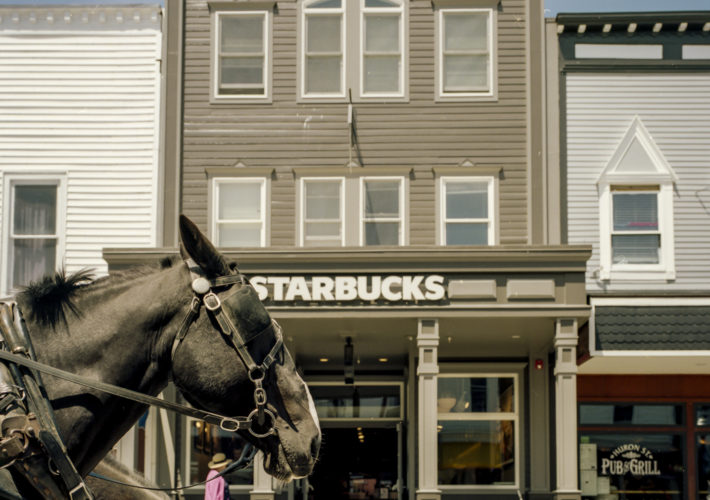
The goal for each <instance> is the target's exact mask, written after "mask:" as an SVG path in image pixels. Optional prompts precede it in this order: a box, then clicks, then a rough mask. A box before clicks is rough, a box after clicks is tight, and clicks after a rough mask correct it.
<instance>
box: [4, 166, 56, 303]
mask: <svg viewBox="0 0 710 500" xmlns="http://www.w3.org/2000/svg"><path fill="white" fill-rule="evenodd" d="M6 181H7V183H6V186H7V188H6V190H5V199H6V200H7V205H6V210H5V213H6V214H7V219H6V220H5V224H4V227H6V228H7V233H6V234H7V238H6V241H5V246H6V249H5V251H4V252H3V255H4V256H5V259H4V260H3V265H4V268H5V269H7V270H8V272H7V273H3V274H4V275H5V276H6V277H7V278H6V279H5V280H4V282H3V292H4V293H7V292H9V291H10V290H13V289H16V288H17V287H21V286H25V285H27V284H29V283H30V282H31V281H35V280H37V279H39V278H41V277H42V276H44V275H45V274H48V273H52V272H54V271H55V270H56V269H57V268H58V267H59V264H60V260H61V255H62V253H63V248H62V247H63V236H62V234H63V232H64V231H63V230H62V226H63V223H64V212H63V206H64V196H65V195H64V193H63V191H64V183H63V180H62V179H38V178H27V177H20V176H18V177H16V178H13V177H11V176H8V177H6Z"/></svg>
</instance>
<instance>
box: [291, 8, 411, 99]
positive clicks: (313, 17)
mask: <svg viewBox="0 0 710 500" xmlns="http://www.w3.org/2000/svg"><path fill="white" fill-rule="evenodd" d="M404 9H405V2H404V1H403V0H348V1H346V0H311V1H308V0H306V1H303V2H302V3H301V23H300V32H299V33H300V37H301V41H300V43H299V47H300V49H299V50H300V54H301V55H300V64H299V72H300V78H299V81H300V83H299V89H300V90H299V96H300V97H301V98H304V99H313V98H315V99H326V100H328V99H332V100H344V99H345V98H349V97H354V98H355V99H359V98H377V97H380V98H392V97H402V98H404V97H405V89H404V86H405V79H404V75H405V74H406V68H405V53H404V48H405V46H406V43H405V33H406V30H405V29H404ZM350 33H353V34H357V44H355V43H352V44H351V43H348V41H349V40H351V39H353V38H352V37H351V36H350V35H349V34H350Z"/></svg>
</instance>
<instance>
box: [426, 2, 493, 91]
mask: <svg viewBox="0 0 710 500" xmlns="http://www.w3.org/2000/svg"><path fill="white" fill-rule="evenodd" d="M436 24H437V38H436V43H437V51H436V65H437V72H436V73H437V79H436V87H437V92H436V94H437V98H438V99H443V100H445V99H447V98H448V99H452V98H453V99H461V98H490V99H494V98H495V97H496V93H497V89H496V85H497V83H496V82H497V79H496V54H495V50H496V49H495V40H496V32H495V30H496V14H495V10H494V9H491V8H484V9H480V8H476V9H472V8H438V9H437V11H436Z"/></svg>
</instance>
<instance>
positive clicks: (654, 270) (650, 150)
mask: <svg viewBox="0 0 710 500" xmlns="http://www.w3.org/2000/svg"><path fill="white" fill-rule="evenodd" d="M676 180H677V178H676V176H675V173H674V172H673V170H672V169H671V167H670V165H669V164H668V162H667V161H666V160H665V158H664V157H663V154H662V153H661V151H660V149H659V148H658V146H656V144H655V143H654V141H653V138H652V137H651V135H650V134H649V133H648V131H647V130H646V128H645V127H644V126H643V124H642V123H641V120H640V119H639V118H638V117H636V118H635V119H634V120H633V121H632V123H631V126H630V127H629V129H628V130H627V132H626V134H625V136H624V137H623V139H622V140H621V143H620V144H619V146H618V147H617V150H616V152H615V153H614V154H613V155H612V158H611V159H610V160H609V163H608V164H607V166H606V167H605V169H604V170H603V171H602V173H601V174H600V176H599V179H598V181H597V184H598V189H599V217H600V222H599V229H600V245H599V248H600V249H599V260H600V266H599V278H600V279H601V280H672V279H675V259H674V236H673V183H674V182H675V181H676Z"/></svg>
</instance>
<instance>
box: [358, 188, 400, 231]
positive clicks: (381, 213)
mask: <svg viewBox="0 0 710 500" xmlns="http://www.w3.org/2000/svg"><path fill="white" fill-rule="evenodd" d="M403 186H404V181H403V179H401V178H392V177H365V178H363V179H362V184H361V190H360V193H361V202H362V203H361V210H362V212H361V214H362V218H361V221H362V222H361V228H360V241H361V244H362V245H403V244H404V232H403V224H404V221H403V218H404V217H403V214H404V191H403Z"/></svg>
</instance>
